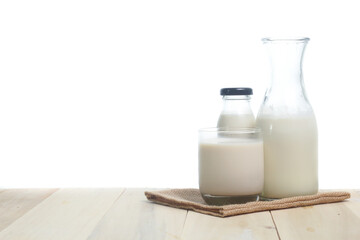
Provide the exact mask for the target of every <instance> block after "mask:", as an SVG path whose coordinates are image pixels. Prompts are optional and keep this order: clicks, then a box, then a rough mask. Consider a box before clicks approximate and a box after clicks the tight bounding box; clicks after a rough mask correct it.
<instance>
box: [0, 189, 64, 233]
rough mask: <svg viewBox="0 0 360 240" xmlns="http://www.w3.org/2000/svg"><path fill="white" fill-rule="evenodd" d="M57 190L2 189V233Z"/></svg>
mask: <svg viewBox="0 0 360 240" xmlns="http://www.w3.org/2000/svg"><path fill="white" fill-rule="evenodd" d="M55 191H57V189H1V190H0V232H1V231H2V230H3V229H5V228H6V227H7V226H9V225H10V224H11V223H12V222H14V221H15V220H16V219H18V218H19V217H21V216H22V215H24V214H25V213H27V212H28V211H29V210H30V209H32V208H33V207H35V206H36V205H37V204H39V203H40V202H42V201H43V200H44V199H46V198H47V197H49V196H50V195H51V194H53V193H54V192H55Z"/></svg>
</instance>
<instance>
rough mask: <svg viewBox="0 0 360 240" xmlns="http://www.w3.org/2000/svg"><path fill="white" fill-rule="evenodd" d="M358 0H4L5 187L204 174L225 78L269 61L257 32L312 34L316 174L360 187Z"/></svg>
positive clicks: (333, 183) (261, 84) (258, 93)
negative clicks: (205, 143) (205, 139)
mask: <svg viewBox="0 0 360 240" xmlns="http://www.w3.org/2000/svg"><path fill="white" fill-rule="evenodd" d="M357 6H358V5H357V2H356V1H347V0H345V1H310V0H305V1H265V0H263V1H260V0H255V1H238V0H234V1H209V0H206V1H205V0H204V1H199V0H188V1H187V0H183V1H169V0H164V1H159V0H152V1H145V0H144V1H139V0H135V1H130V0H129V1H77V0H75V1H1V3H0V187H48V186H50V187H54V186H59V187H61V186H70V187H75V186H83V187H99V186H101V187H197V129H198V128H200V127H209V126H215V124H216V121H217V117H218V114H219V111H220V108H221V97H220V95H219V89H220V88H222V87H252V88H253V89H254V94H255V95H254V98H253V107H254V112H255V113H256V112H257V109H258V107H259V104H260V103H261V101H262V99H263V95H264V91H265V88H266V84H267V80H268V78H269V74H268V71H267V68H266V64H265V63H266V61H267V59H266V55H265V51H264V48H263V46H262V43H261V41H260V39H261V38H262V37H268V36H306V37H310V38H311V41H310V42H309V44H308V47H307V49H306V52H305V57H304V65H303V71H304V80H305V85H306V90H307V93H308V97H309V99H310V102H311V104H312V105H313V108H314V110H315V113H316V116H317V121H318V128H319V173H320V187H321V188H359V187H360V176H359V166H360V164H359V162H360V150H359V149H360V145H359V142H360V141H359V131H360V127H359V126H360V125H359V122H360V116H359V114H358V111H359V100H358V98H359V88H358V86H359V84H358V83H359V81H360V71H359V69H360V60H359V56H360V44H359V39H360V30H359V23H360V14H359V8H358V7H357Z"/></svg>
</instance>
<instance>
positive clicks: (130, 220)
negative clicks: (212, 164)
mask: <svg viewBox="0 0 360 240" xmlns="http://www.w3.org/2000/svg"><path fill="white" fill-rule="evenodd" d="M147 190H148V189H147ZM186 213H187V211H186V210H181V209H176V208H171V207H167V206H162V205H158V204H155V203H152V202H149V201H147V200H146V197H145V195H144V189H127V190H126V191H125V193H124V194H123V195H122V196H121V197H120V198H119V199H118V200H117V201H116V202H115V204H114V205H113V206H112V207H111V209H110V210H109V211H108V213H107V214H106V215H105V216H104V218H103V219H102V220H101V222H100V223H99V224H98V226H96V228H95V229H94V231H93V232H92V234H91V235H90V237H89V238H88V240H95V239H101V240H107V239H109V240H110V239H111V240H114V239H121V240H130V239H131V240H137V239H144V240H151V239H154V240H155V239H156V240H160V239H177V240H178V239H179V238H180V235H181V231H182V229H183V226H184V222H185V219H186Z"/></svg>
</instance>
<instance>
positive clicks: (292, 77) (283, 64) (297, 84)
mask: <svg viewBox="0 0 360 240" xmlns="http://www.w3.org/2000/svg"><path fill="white" fill-rule="evenodd" d="M263 42H264V44H265V46H266V48H267V51H268V55H269V60H270V68H271V81H270V86H269V87H268V90H267V93H266V95H267V96H269V95H270V94H271V95H276V96H277V97H280V98H282V99H284V100H286V99H291V98H294V97H297V98H299V97H303V98H304V99H305V100H306V93H305V88H304V83H303V76H302V59H303V54H304V50H305V46H306V44H307V42H308V39H306V38H304V39H298V40H297V39H295V40H294V39H292V40H286V39H282V40H276V39H263Z"/></svg>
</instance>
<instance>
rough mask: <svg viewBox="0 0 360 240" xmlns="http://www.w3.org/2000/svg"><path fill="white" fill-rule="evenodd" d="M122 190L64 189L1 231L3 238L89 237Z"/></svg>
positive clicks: (77, 239) (63, 238) (15, 239)
mask: <svg viewBox="0 0 360 240" xmlns="http://www.w3.org/2000/svg"><path fill="white" fill-rule="evenodd" d="M122 192H123V190H122V189H61V190H59V191H57V192H55V193H53V194H52V195H51V196H50V197H48V198H47V199H45V200H44V201H43V202H41V204H38V205H37V206H35V207H34V208H32V209H31V210H29V211H28V212H27V213H26V214H24V215H23V216H22V217H20V218H18V219H17V220H16V221H15V222H13V223H12V224H11V225H10V226H8V227H7V228H5V229H4V230H3V231H1V232H0V239H1V240H25V239H26V240H49V239H51V240H57V239H59V240H60V239H61V240H67V239H71V240H73V239H76V240H83V239H86V238H87V237H88V236H89V234H90V233H91V232H92V231H93V229H94V227H95V226H96V224H97V223H98V222H99V221H100V219H101V218H102V217H103V216H104V214H105V213H106V212H107V211H108V210H109V208H110V207H111V206H112V204H113V203H114V202H115V200H116V199H117V198H118V197H119V196H120V195H121V193H122Z"/></svg>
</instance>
